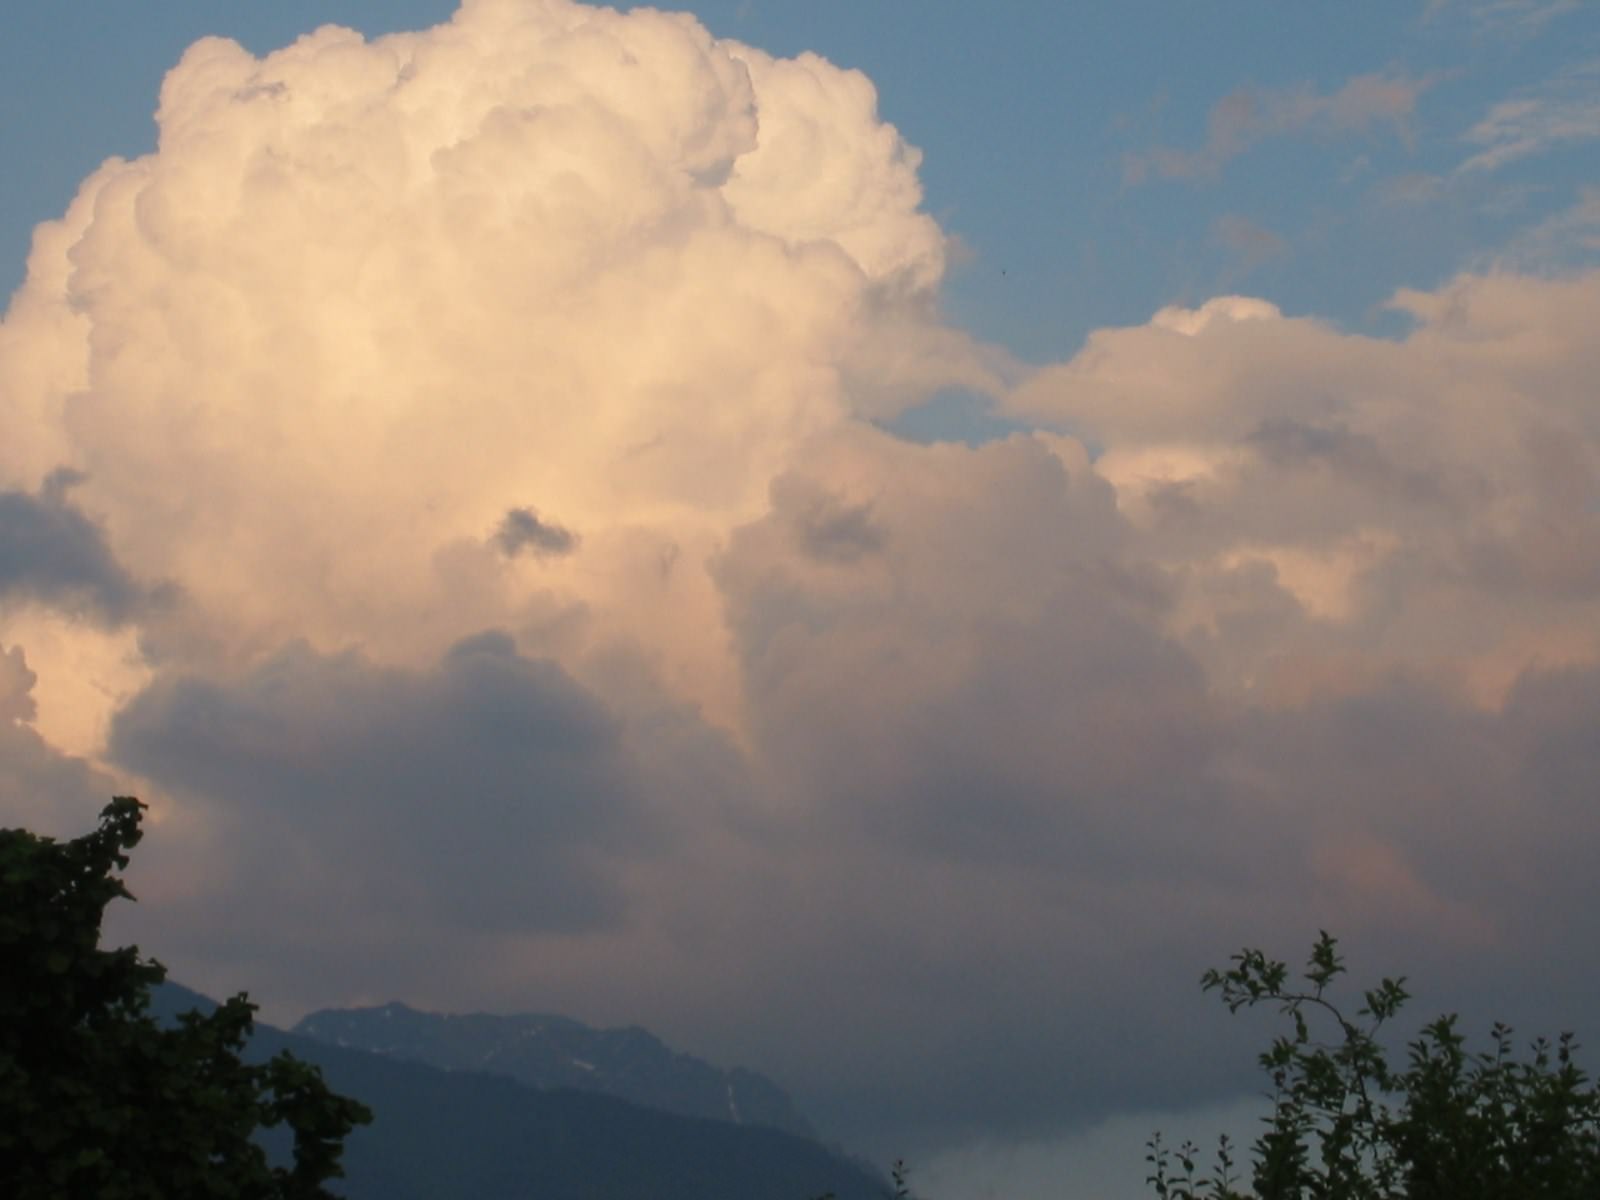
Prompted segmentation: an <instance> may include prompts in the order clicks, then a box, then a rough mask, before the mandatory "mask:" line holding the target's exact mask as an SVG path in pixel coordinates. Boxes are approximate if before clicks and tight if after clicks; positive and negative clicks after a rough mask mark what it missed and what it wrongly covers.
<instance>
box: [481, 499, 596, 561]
mask: <svg viewBox="0 0 1600 1200" xmlns="http://www.w3.org/2000/svg"><path fill="white" fill-rule="evenodd" d="M492 541H493V542H494V545H495V547H496V548H497V549H499V551H500V553H502V554H504V555H505V556H506V557H507V558H515V557H516V556H517V555H519V554H521V553H522V552H523V551H525V550H527V551H532V552H533V553H534V554H536V555H539V556H541V557H542V556H544V555H551V556H560V555H563V554H571V553H572V552H573V551H574V550H576V549H577V548H578V535H577V534H575V533H573V532H572V531H571V530H570V529H565V528H563V527H562V526H560V525H557V524H555V523H554V522H551V521H545V520H541V519H540V517H539V514H538V513H536V512H535V511H534V510H533V509H531V508H511V509H507V510H506V515H505V516H504V517H503V518H502V519H501V521H500V524H499V526H498V527H497V528H496V529H495V532H494V537H493V539H492Z"/></svg>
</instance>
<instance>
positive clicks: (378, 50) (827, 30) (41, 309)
mask: <svg viewBox="0 0 1600 1200" xmlns="http://www.w3.org/2000/svg"><path fill="white" fill-rule="evenodd" d="M1330 14H1331V10H1330V9H1329V8H1328V7H1326V6H1318V5H1294V6H1286V5H1269V4H1265V3H1247V2H1244V0H1237V2H1235V0H1229V2H1226V3H1218V4H1211V5H1192V4H1184V3H1177V2H1173V0H1162V2H1156V0H1126V2H1119V3H1115V4H1113V3H1098V2H1097V3H1086V4H1078V5H1044V4H1033V3H1020V2H1013V3H1001V4H998V5H994V6H990V7H988V8H986V9H982V10H979V9H974V8H972V7H970V6H965V5H961V6H957V5H949V4H942V3H919V4H912V3H904V2H901V0H884V2H882V3H878V4H874V5H871V6H863V5H859V4H848V5H847V4H842V3H834V2H832V0H819V2H818V3H813V4H808V5H803V6H802V5H779V4H773V3H760V2H756V0H742V2H738V3H733V2H729V3H709V2H708V3H704V4H700V5H697V6H694V8H693V11H692V12H688V13H669V12H662V11H653V10H648V9H636V10H624V11H618V10H610V9H602V8H595V7H588V6H584V5H580V4H576V3H571V2H569V0H466V3H464V4H463V5H462V6H461V7H460V8H459V10H457V9H455V8H453V7H452V5H451V4H449V3H448V2H445V0H438V2H434V0H408V2H405V3H385V4H381V5H380V4H377V3H375V2H373V0H321V2H318V0H295V2H293V3H283V4H279V5H275V6H270V7H264V6H257V5H244V4H231V3H199V2H188V3H182V2H174V3H170V4H163V5H159V6H145V5H122V4H118V5H106V6H97V7H96V8H95V9H94V11H93V13H92V15H91V13H90V10H89V9H88V8H87V7H86V6H80V5H18V6H15V8H14V10H13V11H11V12H9V13H8V17H7V24H8V30H7V36H6V37H5V38H4V39H3V40H0V114H3V118H0V161H3V162H4V163H5V176H6V179H7V185H6V187H5V188H4V189H3V190H0V287H3V289H4V291H5V292H6V293H8V294H9V297H10V299H9V307H8V308H7V309H6V310H5V316H4V321H3V324H0V429H3V431H4V432H3V436H0V821H4V822H5V823H7V824H22V825H25V826H27V827H29V828H34V829H38V830H40V831H42V832H47V833H52V834H55V835H58V836H70V835H72V834H74V833H77V832H81V831H83V830H85V829H86V828H88V827H89V826H90V825H91V824H92V822H93V820H94V815H95V813H96V812H97V811H98V809H99V807H100V806H101V805H102V804H103V803H104V801H105V799H106V798H107V797H109V796H110V795H111V794H112V793H114V792H118V793H120V792H132V793H134V794H137V795H139V796H141V797H142V798H144V799H145V800H146V801H147V802H148V803H149V804H150V813H149V816H148V827H149V836H148V837H147V838H146V840H145V842H144V843H143V844H142V845H141V846H140V847H139V849H138V851H137V856H136V858H135V861H134V863H133V865H132V867H131V868H130V876H129V878H130V883H131V886H132V888H133V890H134V892H135V893H136V894H137V895H138V897H139V902H138V904H137V906H131V907H130V906H124V907H125V909H126V911H124V912H122V913H119V914H118V915H117V917H116V921H115V923H114V926H113V932H114V933H115V934H117V935H118V936H121V937H124V938H126V939H130V940H135V941H137V942H138V943H139V944H140V945H141V946H142V947H143V948H144V949H146V950H147V951H148V952H150V953H153V954H155V955H156V956H157V957H158V958H160V959H161V960H162V961H163V962H165V963H167V964H168V965H169V967H171V969H172V971H173V974H174V976H175V977H177V978H178V979H180V980H182V981H183V982H184V983H186V984H188V985H190V986H193V987H197V988H200V989H202V990H208V991H211V992H213V993H219V994H227V993H231V992H233V991H235V990H238V989H240V988H244V989H248V990H249V991H250V993H251V995H252V996H253V997H254V998H255V999H257V1000H258V1001H259V1002H260V1003H261V1004H262V1005H263V1015H264V1016H265V1017H266V1018H267V1019H270V1020H274V1021H282V1022H287V1021H292V1020H294V1019H295V1018H296V1017H298V1016H299V1015H300V1014H302V1013H303V1012H305V1011H307V1010H309V1009H312V1008H316V1007H323V1006H329V1005H338V1004H356V1003H378V1002H382V1001H386V1000H389V999H403V1000H406V1001H407V1002H409V1003H412V1004H416V1005H419V1006H423V1007H432V1008H436V1009H441V1010H447V1011H469V1010H475V1009H476V1010H494V1011H519V1010H524V1011H525V1010H534V1011H556V1012H564V1013H567V1014H570V1015H572V1016H575V1017H578V1018H580V1019H583V1020H586V1021H590V1022H591V1023H596V1024H628V1023H638V1024H642V1025H645V1026H647V1027H649V1028H651V1029H653V1030H655V1031H656V1032H658V1033H660V1034H661V1035H662V1036H663V1037H665V1038H667V1039H668V1040H669V1041H671V1042H672V1043H673V1044H674V1045H676V1046H678V1047H679V1048H682V1049H685V1050H689V1051H691V1052H694V1053H697V1054H700V1055H702V1056H704V1057H707V1058H710V1059H712V1060H714V1061H717V1062H721V1063H728V1064H732V1063H738V1064H742V1065H748V1066H752V1067H755V1068H758V1069H760V1070H763V1071H766V1072H767V1073H769V1074H771V1075H773V1076H774V1077H776V1078H777V1079H779V1080H780V1081H781V1082H782V1083H783V1084H784V1085H785V1086H786V1087H788V1088H789V1089H790V1090H791V1091H792V1092H793V1093H794V1094H795V1096H796V1098H797V1100H798V1102H799V1103H800V1104H801V1106H802V1107H803V1109H804V1110H805V1111H806V1112H807V1113H808V1114H809V1115H810V1116H811V1117H812V1119H813V1120H814V1121H815V1122H816V1123H817V1124H818V1125H819V1126H821V1127H823V1128H824V1129H826V1130H827V1131H828V1132H829V1134H830V1135H831V1136H833V1137H834V1138H836V1139H838V1140H840V1141H842V1142H844V1143H845V1144H847V1145H849V1146H851V1147H853V1148H856V1149H859V1150H861V1151H863V1152H866V1153H869V1154H872V1155H875V1156H877V1157H878V1158H879V1159H880V1161H886V1160H887V1159H888V1158H890V1157H892V1156H894V1155H897V1154H903V1155H905V1156H907V1157H909V1158H910V1159H911V1160H912V1161H913V1162H914V1163H917V1164H919V1171H920V1174H919V1175H918V1176H917V1177H916V1180H917V1182H919V1185H920V1186H921V1187H922V1188H923V1190H925V1191H926V1192H927V1193H928V1194H929V1195H930V1196H934V1197H938V1198H944V1200H967V1198H976V1197H980V1196H1001V1195H1004V1196H1008V1197H1018V1198H1019V1200H1028V1198H1029V1197H1032V1196H1043V1195H1051V1196H1068V1197H1072V1196H1105V1197H1112V1198H1116V1197H1123V1196H1135V1195H1140V1194H1143V1185H1142V1175H1143V1169H1144V1164H1143V1162H1142V1160H1141V1159H1142V1151H1141V1150H1140V1149H1139V1145H1140V1143H1141V1142H1142V1141H1143V1138H1144V1136H1145V1134H1146V1133H1148V1132H1149V1131H1150V1130H1151V1129H1153V1128H1163V1129H1164V1130H1166V1131H1167V1132H1168V1134H1169V1140H1171V1139H1173V1138H1177V1137H1181V1136H1185V1135H1188V1136H1194V1137H1196V1138H1197V1139H1198V1140H1208V1139H1209V1136H1210V1134H1211V1133H1212V1132H1213V1130H1214V1129H1216V1128H1219V1127H1220V1126H1219V1123H1221V1124H1223V1125H1227V1124H1230V1123H1231V1124H1233V1125H1237V1124H1239V1123H1240V1122H1243V1124H1244V1126H1245V1132H1246V1133H1248V1126H1249V1111H1250V1110H1249V1103H1250V1100H1249V1098H1250V1096H1251V1095H1252V1093H1253V1091H1254V1090H1255V1089H1256V1088H1257V1086H1258V1085H1257V1084H1256V1081H1255V1080H1254V1079H1253V1076H1252V1065H1253V1053H1254V1047H1256V1046H1258V1045H1260V1044H1262V1043H1264V1041H1265V1039H1266V1037H1267V1036H1268V1035H1269V1029H1268V1027H1267V1026H1266V1025H1265V1024H1263V1023H1261V1022H1252V1021H1251V1020H1249V1019H1248V1018H1246V1017H1245V1016H1243V1015H1241V1016H1238V1017H1234V1018H1231V1019H1230V1018H1229V1017H1228V1016H1227V1014H1226V1013H1225V1012H1223V1011H1222V1010H1221V1009H1220V1008H1219V1007H1218V1006H1217V1005H1216V1004H1215V1002H1214V1000H1212V999H1211V998H1208V997H1205V996H1202V995H1201V994H1200V991H1199V989H1198V986H1197V980H1198V978H1199V975H1200V973H1201V972H1202V970H1204V969H1205V968H1206V967H1209V966H1214V965H1217V964H1219V963H1222V962H1225V961H1226V959H1227V956H1228V955H1229V954H1230V953H1232V952H1234V951H1235V950H1237V949H1238V948H1239V947H1241V946H1244V945H1260V946H1263V947H1265V948H1267V949H1269V950H1270V951H1272V952H1274V953H1276V954H1278V955H1280V956H1283V957H1287V958H1291V959H1293V958H1298V957H1299V956H1300V955H1301V954H1303V952H1304V951H1305V949H1307V948H1309V946H1310V944H1311V941H1312V940H1313V939H1314V937H1315V936H1316V933H1317V931H1318V930H1319V929H1328V930H1331V931H1333V932H1334V933H1336V934H1337V935H1338V936H1340V937H1341V939H1342V941H1343V944H1344V945H1345V947H1346V948H1347V950H1348V952H1349V956H1350V960H1351V963H1352V966H1353V968H1354V971H1355V974H1356V976H1357V980H1358V982H1364V981H1369V980H1375V979H1376V978H1377V977H1378V976H1379V975H1381V974H1394V973H1401V972H1403V973H1407V974H1409V975H1410V976H1411V978H1412V984H1413V987H1414V990H1415V991H1416V992H1417V994H1418V1000H1417V1002H1416V1007H1417V1010H1418V1011H1417V1014H1416V1015H1417V1017H1418V1019H1419V1021H1420V1020H1421V1019H1424V1018H1426V1017H1429V1016H1432V1015H1434V1014H1435V1013H1436V1012H1437V1011H1439V1010H1443V1009H1451V1010H1456V1011H1459V1012H1461V1013H1462V1015H1463V1019H1464V1021H1465V1022H1466V1023H1467V1025H1468V1026H1469V1027H1473V1028H1481V1029H1483V1030H1487V1028H1488V1026H1489V1024H1490V1022H1491V1021H1493V1020H1495V1019H1498V1018H1504V1019H1507V1020H1510V1021H1512V1022H1513V1023H1515V1024H1517V1025H1518V1027H1519V1028H1526V1029H1528V1030H1529V1031H1530V1033H1531V1032H1537V1031H1546V1032H1554V1031H1558V1030H1560V1029H1566V1028H1576V1029H1578V1030H1579V1032H1580V1033H1582V1032H1584V1031H1585V1030H1586V1028H1587V1026H1588V1025H1590V1024H1592V1021H1593V1014H1594V1013H1596V1012H1600V966H1596V965H1595V963H1594V960H1593V956H1592V955H1590V954H1588V953H1586V952H1585V951H1586V948H1587V947H1588V946H1591V945H1593V944H1594V941H1595V938H1596V936H1597V934H1600V928H1597V926H1600V917H1597V912H1596V900H1597V898H1600V897H1597V893H1596V884H1595V882H1594V879H1595V877H1594V872H1593V869H1592V864H1593V862H1594V861H1595V857H1596V854H1597V852H1600V809H1597V806H1596V803H1595V795H1594V780H1595V778H1596V775H1597V772H1596V768H1597V767H1600V736H1597V731H1600V399H1597V397H1596V394H1595V390H1594V380H1595V379H1596V378H1600V340H1597V339H1596V338H1595V337H1594V330H1595V329H1596V328H1597V326H1600V9H1597V8H1596V7H1595V6H1594V5H1592V4H1590V3H1587V2H1584V0H1416V2H1415V3H1409V2H1384V3H1358V4H1349V5H1342V6H1339V9H1338V13H1337V18H1336V19H1335V18H1334V17H1333V16H1331V15H1330ZM1592 1036H1593V1035H1592V1034H1591V1037H1592Z"/></svg>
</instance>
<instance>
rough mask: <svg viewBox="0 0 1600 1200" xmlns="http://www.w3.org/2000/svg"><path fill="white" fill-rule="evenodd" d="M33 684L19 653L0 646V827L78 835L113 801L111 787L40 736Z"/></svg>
mask: <svg viewBox="0 0 1600 1200" xmlns="http://www.w3.org/2000/svg"><path fill="white" fill-rule="evenodd" d="M35 682H36V676H35V675H34V673H33V671H32V670H30V669H29V667H28V660H27V656H26V655H25V654H24V653H23V651H22V649H21V648H20V647H16V646H12V647H10V648H7V647H6V646H4V645H0V824H3V825H4V826H5V827H7V828H18V827H21V828H24V829H30V830H32V831H34V832H35V833H40V834H44V835H46V836H50V837H77V836H78V835H79V834H81V833H82V832H83V831H84V830H85V829H86V828H88V827H89V826H90V825H92V824H93V822H94V819H95V814H96V813H98V812H99V811H100V809H101V807H102V806H103V805H104V804H105V802H106V801H107V800H109V799H110V798H111V794H112V791H113V790H114V783H113V780H112V779H111V777H110V776H108V775H106V774H105V773H103V772H101V771H98V770H96V769H95V768H94V767H93V766H92V765H91V764H90V763H88V762H86V761H84V760H83V759H81V758H78V757H75V756H72V755H67V754H62V753H61V752H59V751H58V750H56V749H55V748H54V747H53V746H51V745H50V744H49V743H48V742H46V741H45V740H44V739H43V738H41V737H40V736H39V734H38V731H37V730H35V729H34V728H33V719H34V716H35V713H36V709H37V706H36V705H35V703H34V699H33V695H32V692H33V685H34V683H35Z"/></svg>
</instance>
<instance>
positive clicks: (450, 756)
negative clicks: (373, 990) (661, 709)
mask: <svg viewBox="0 0 1600 1200" xmlns="http://www.w3.org/2000/svg"><path fill="white" fill-rule="evenodd" d="M619 741H620V731H619V730H618V728H617V726H616V724H615V722H614V721H613V719H612V718H611V717H610V715H609V714H608V713H607V712H606V711H605V709H604V708H603V707H602V706H601V705H600V704H599V703H598V701H596V700H595V699H594V698H593V697H592V696H590V695H588V694H587V693H586V692H585V690H584V689H583V688H582V687H580V686H579V685H578V684H576V683H575V682H574V681H573V680H572V679H571V678H570V677H569V676H568V675H567V674H566V673H565V672H563V671H562V670H561V669H560V668H559V667H557V666H555V665H554V664H552V663H549V662H544V661H539V660H530V659H526V658H523V657H522V656H520V655H519V654H518V653H517V652H516V650H515V648H514V646H513V645H512V642H511V639H510V638H508V637H506V636H505V635H503V634H484V635H480V636H478V637H474V638H470V639H467V640H465V641H463V642H461V643H459V644H457V645H456V646H455V647H453V648H452V649H451V650H449V651H448V652H447V653H446V655H445V656H444V658H443V659H442V660H441V661H440V662H439V663H437V664H436V665H435V666H434V667H433V668H432V669H431V670H428V671H423V672H409V671H405V670H400V669H396V668H385V667H382V666H379V665H377V664H374V663H372V662H370V661H369V660H367V659H365V658H364V657H362V656H360V655H358V654H354V653H345V654H341V655H332V656H329V655H321V654H318V653H316V652H315V651H312V650H311V649H310V648H309V647H306V646H303V645H302V646H291V647H288V648H286V649H285V650H283V651H281V652H279V653H278V654H277V655H275V656H274V657H273V658H271V659H269V660H268V661H266V662H264V663H262V664H261V665H260V666H258V667H256V668H255V669H254V670H252V671H251V672H250V673H249V674H247V675H245V676H244V677H242V678H240V679H236V680H227V679H212V678H205V677H199V676H193V675H187V674H181V675H167V676H163V677H161V678H158V679H157V680H156V681H155V682H154V683H152V685H151V686H150V687H149V688H148V689H146V690H145V691H144V692H142V693H141V694H140V695H139V696H137V697H135V698H134V699H133V701H132V702H131V703H129V704H128V705H127V706H126V707H125V708H124V709H123V710H122V711H121V713H120V714H119V715H118V717H117V720H116V723H115V726H114V728H113V731H112V737H111V756H112V758H113V760H114V761H115V762H116V763H118V764H119V765H120V766H122V767H124V768H127V769H131V770H133V771H136V772H137V773H138V774H139V775H141V776H142V777H144V778H146V779H148V780H150V781H151V782H152V783H154V784H155V785H156V786H157V787H159V788H160V789H161V790H162V792H163V793H165V794H169V795H174V796H177V797H179V798H184V799H186V801H187V802H188V803H189V804H191V805H198V806H200V808H201V810H202V811H203V812H204V813H205V814H206V816H207V817H208V818H209V819H211V820H216V821H223V822H225V824H226V825H227V827H228V828H230V829H239V830H245V829H248V830H250V831H251V832H250V834H249V836H248V837H247V838H244V839H243V840H242V841H240V842H239V843H237V844H236V852H237V853H239V854H240V861H237V862H235V863H234V864H233V866H232V870H234V871H236V872H237V873H238V874H239V876H240V877H241V885H240V886H239V891H240V892H241V893H242V894H240V895H239V896H238V897H237V903H238V904H240V905H241V906H243V905H249V904H255V905H261V906H267V907H269V908H271V909H273V910H275V911H276V912H277V913H279V914H280V915H281V914H282V913H283V912H284V911H285V910H288V911H291V912H293V911H297V910H304V907H305V906H306V905H307V904H308V903H310V904H312V905H313V906H315V905H321V904H323V903H325V899H323V898H325V897H326V896H327V895H328V894H329V893H330V892H331V891H336V892H339V893H341V894H344V895H347V896H348V897H350V899H349V900H348V901H347V902H348V903H352V904H354V903H361V904H363V905H364V906H367V907H369V908H370V906H373V905H380V906H383V907H386V908H390V909H394V910H408V911H410V912H411V913H413V914H414V915H415V916H416V918H417V919H419V920H428V919H432V920H438V919H441V918H442V919H443V920H444V922H445V923H446V924H447V925H453V926H455V927H457V928H470V929H472V930H474V931H477V932H483V931H501V930H508V929H509V930H550V929H555V930H582V929H585V928H589V927H593V926H595V925H596V924H604V923H606V922H608V921H611V920H614V919H615V916H616V910H617V905H618V903H619V901H618V898H617V897H616V895H615V894H614V893H613V890H612V888H611V886H610V885H609V884H608V881H607V880H606V878H605V875H604V872H603V871H601V870H599V869H597V868H596V867H595V866H594V865H593V862H592V860H593V859H594V858H595V856H597V855H599V854H600V853H601V851H602V850H607V849H609V850H613V851H615V850H618V849H621V848H624V847H627V846H629V845H634V846H637V845H639V844H641V843H648V842H649V841H650V840H651V837H652V835H651V834H650V833H649V832H648V827H649V824H650V822H649V820H648V814H647V813H646V812H645V811H644V808H643V803H642V798H641V797H640V795H639V793H638V790H637V787H636V781H633V780H630V779H629V778H628V771H627V764H626V761H625V757H624V754H623V751H622V748H621V746H620V744H619ZM285 863H293V864H294V870H293V872H292V873H290V874H289V875H285V874H283V872H282V870H281V867H282V865H283V864H285ZM286 887H287V888H289V889H292V891H291V892H286V890H285V889H286ZM357 897H365V900H357V899H356V898H357ZM304 915H305V916H306V917H307V919H309V914H308V913H307V914H304ZM294 927H295V928H303V926H302V925H300V923H299V922H296V923H295V926H294Z"/></svg>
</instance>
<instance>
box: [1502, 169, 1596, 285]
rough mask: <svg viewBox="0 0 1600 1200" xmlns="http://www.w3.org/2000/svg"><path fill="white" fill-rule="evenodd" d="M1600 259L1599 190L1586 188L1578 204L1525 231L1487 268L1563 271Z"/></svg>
mask: <svg viewBox="0 0 1600 1200" xmlns="http://www.w3.org/2000/svg"><path fill="white" fill-rule="evenodd" d="M1597 256H1600V187H1586V188H1584V189H1583V190H1582V192H1581V193H1580V198H1579V200H1578V202H1577V203H1576V204H1573V205H1572V206H1570V207H1569V208H1565V209H1563V210H1562V211H1560V212H1558V213H1555V214H1554V215H1553V216H1549V217H1546V218H1545V219H1544V220H1543V221H1540V222H1539V223H1538V224H1536V225H1534V226H1532V227H1530V228H1528V229H1525V230H1523V231H1522V232H1521V233H1519V234H1517V236H1516V237H1514V238H1512V239H1511V241H1510V242H1509V243H1508V244H1507V245H1506V246H1505V247H1504V248H1503V249H1502V250H1501V251H1500V252H1499V253H1498V254H1496V255H1494V256H1493V257H1492V258H1491V259H1490V260H1489V261H1488V262H1486V263H1483V264H1481V265H1482V266H1484V267H1487V268H1494V269H1498V270H1513V271H1552V270H1555V271H1560V270H1563V269H1568V268H1571V267H1572V266H1573V265H1574V264H1576V263H1591V262H1593V261H1594V260H1595V258H1596V257H1597Z"/></svg>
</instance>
